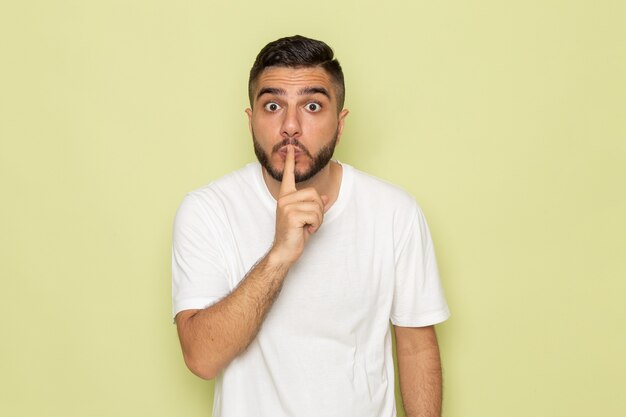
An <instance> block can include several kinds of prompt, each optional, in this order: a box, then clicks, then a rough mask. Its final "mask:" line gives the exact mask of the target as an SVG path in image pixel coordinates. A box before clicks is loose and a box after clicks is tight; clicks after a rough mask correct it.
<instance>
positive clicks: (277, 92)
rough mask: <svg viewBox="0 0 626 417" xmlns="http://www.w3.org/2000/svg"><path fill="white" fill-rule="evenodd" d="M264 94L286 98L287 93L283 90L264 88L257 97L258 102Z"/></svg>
mask: <svg viewBox="0 0 626 417" xmlns="http://www.w3.org/2000/svg"><path fill="white" fill-rule="evenodd" d="M263 94H273V95H275V96H285V95H287V92H286V91H285V90H283V89H282V88H275V87H263V88H261V90H259V94H257V95H256V99H257V100H258V99H259V97H261V96H262V95H263Z"/></svg>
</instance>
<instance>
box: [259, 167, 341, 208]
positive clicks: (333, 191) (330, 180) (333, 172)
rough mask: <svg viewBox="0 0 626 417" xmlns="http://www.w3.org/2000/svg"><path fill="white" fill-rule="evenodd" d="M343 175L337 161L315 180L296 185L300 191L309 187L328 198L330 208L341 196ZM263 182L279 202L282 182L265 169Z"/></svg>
mask: <svg viewBox="0 0 626 417" xmlns="http://www.w3.org/2000/svg"><path fill="white" fill-rule="evenodd" d="M342 174H343V167H342V166H341V165H340V164H339V163H337V162H335V161H330V162H329V163H328V164H327V165H326V166H325V167H324V168H322V170H321V171H320V172H318V173H317V174H315V176H314V177H313V178H310V179H308V180H306V181H302V182H298V183H296V188H297V189H298V190H301V189H303V188H309V187H313V188H315V190H317V192H318V194H319V195H326V196H328V198H329V202H328V203H329V206H330V205H332V204H333V203H334V202H335V200H337V196H338V195H339V188H340V187H341V178H342ZM263 180H264V181H265V185H267V189H268V190H269V192H270V194H272V197H274V199H275V200H278V194H279V191H280V182H279V181H276V180H275V179H274V178H272V176H271V175H269V174H268V173H267V171H266V170H265V168H263Z"/></svg>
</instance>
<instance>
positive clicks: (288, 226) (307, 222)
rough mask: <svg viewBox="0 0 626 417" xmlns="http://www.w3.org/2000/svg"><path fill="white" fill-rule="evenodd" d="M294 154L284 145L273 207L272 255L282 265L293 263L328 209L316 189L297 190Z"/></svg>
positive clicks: (290, 146) (325, 198) (323, 196)
mask: <svg viewBox="0 0 626 417" xmlns="http://www.w3.org/2000/svg"><path fill="white" fill-rule="evenodd" d="M294 154H295V151H294V148H293V145H287V157H286V158H285V169H284V171H283V180H282V183H281V185H280V191H279V195H278V201H277V204H276V233H275V235H274V244H273V246H272V249H271V252H273V253H274V254H275V255H276V256H278V258H279V259H280V261H281V262H284V263H287V264H289V265H291V264H293V263H294V262H296V261H297V260H298V259H299V258H300V256H301V255H302V252H303V251H304V245H305V244H306V242H307V241H308V239H309V237H311V235H312V234H313V233H315V232H316V231H317V230H319V228H320V226H321V225H322V222H323V220H324V213H325V212H326V210H328V207H327V204H328V200H329V199H328V197H327V196H325V195H322V196H320V195H319V194H318V192H317V190H315V188H312V187H311V188H304V189H302V190H297V189H296V180H295V172H294V171H295V155H294Z"/></svg>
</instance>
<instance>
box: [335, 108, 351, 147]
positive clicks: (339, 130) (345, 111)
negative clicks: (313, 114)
mask: <svg viewBox="0 0 626 417" xmlns="http://www.w3.org/2000/svg"><path fill="white" fill-rule="evenodd" d="M348 113H350V110H348V109H343V110H342V111H340V112H339V116H338V117H337V143H339V140H340V139H341V133H342V132H343V125H344V122H345V120H346V116H347V115H348Z"/></svg>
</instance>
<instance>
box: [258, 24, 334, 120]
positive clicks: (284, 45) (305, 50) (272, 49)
mask: <svg viewBox="0 0 626 417" xmlns="http://www.w3.org/2000/svg"><path fill="white" fill-rule="evenodd" d="M268 67H288V68H307V67H322V68H323V69H324V70H325V71H326V72H327V73H328V75H330V77H331V79H332V80H333V83H334V84H335V91H336V94H337V108H338V111H339V110H341V109H343V102H344V99H345V95H346V93H345V91H346V87H345V85H344V81H343V71H342V70H341V65H339V61H337V59H335V58H334V53H333V50H332V49H331V48H330V46H328V45H326V44H325V43H324V42H322V41H318V40H315V39H310V38H305V37H304V36H300V35H295V36H290V37H287V38H280V39H278V40H275V41H273V42H270V43H268V44H267V45H265V47H263V49H261V52H259V54H258V55H257V57H256V60H255V61H254V65H252V69H251V70H250V78H249V79H248V96H249V98H250V106H252V105H253V102H254V97H253V96H254V89H255V87H256V81H257V79H258V78H259V76H260V75H261V73H262V72H263V70H265V69H266V68H268Z"/></svg>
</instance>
